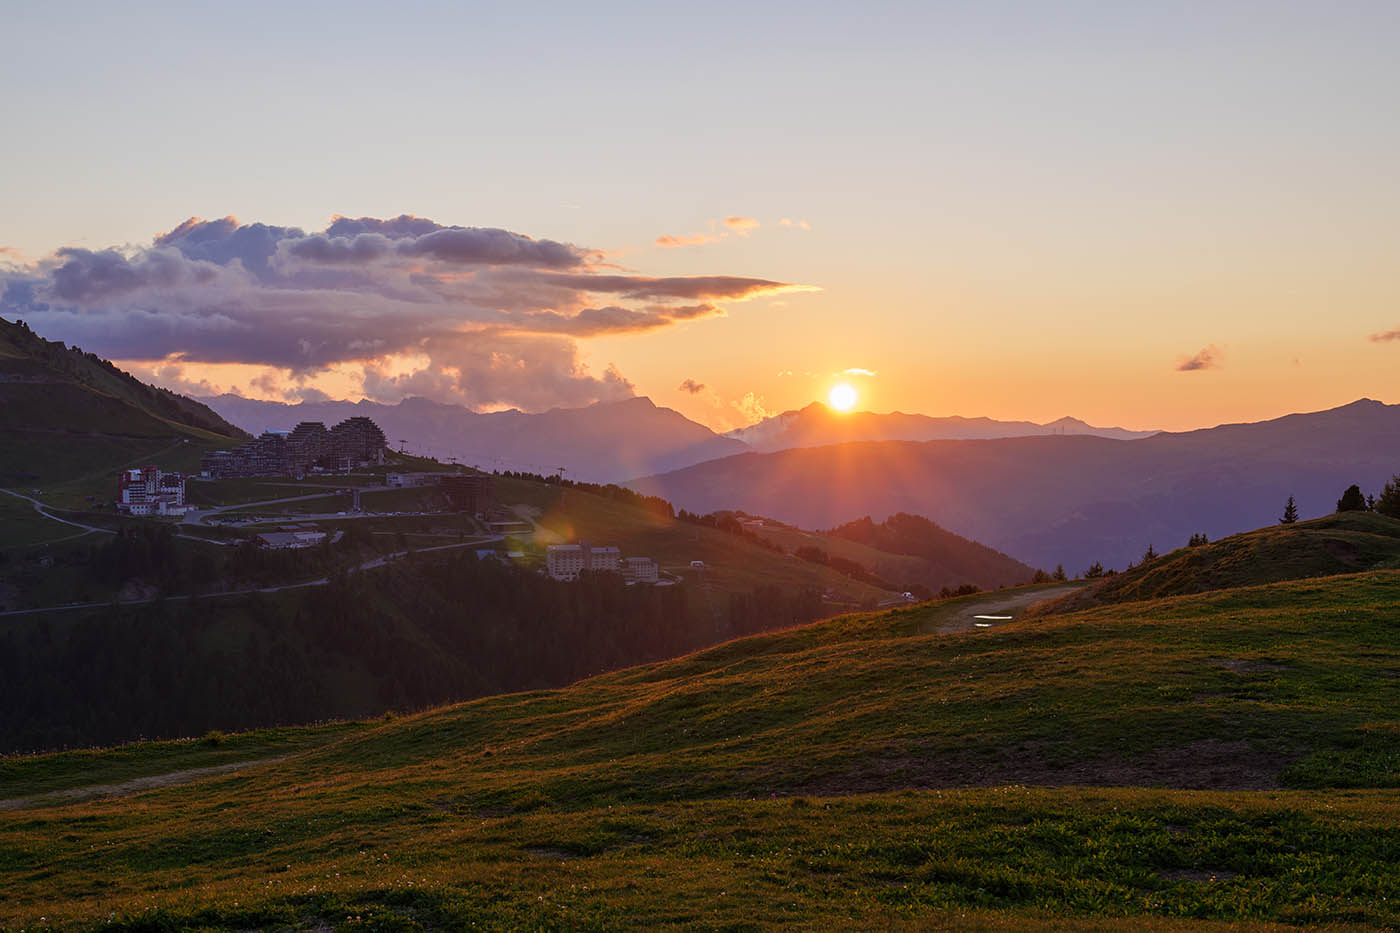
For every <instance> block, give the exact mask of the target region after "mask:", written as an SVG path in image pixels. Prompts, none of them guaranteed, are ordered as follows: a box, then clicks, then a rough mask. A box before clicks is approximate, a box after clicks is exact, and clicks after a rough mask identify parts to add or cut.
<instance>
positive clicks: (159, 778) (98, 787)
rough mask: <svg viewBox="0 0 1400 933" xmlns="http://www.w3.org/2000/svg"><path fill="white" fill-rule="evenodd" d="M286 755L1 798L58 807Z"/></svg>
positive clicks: (17, 806)
mask: <svg viewBox="0 0 1400 933" xmlns="http://www.w3.org/2000/svg"><path fill="white" fill-rule="evenodd" d="M285 758H286V756H285V755H283V756H281V757H279V758H258V759H256V760H253V761H234V762H230V763H229V764H225V765H211V766H210V767H207V768H189V769H187V770H184V771H171V772H169V773H168V774H151V775H147V776H146V777H139V778H132V779H131V780H129V781H121V782H119V783H116V784H91V785H89V786H87V787H70V788H68V789H66V790H55V791H49V792H48V793H47V794H35V795H34V796H33V797H12V798H10V799H9V800H0V811H3V810H33V809H37V808H39V807H56V806H62V805H64V804H68V803H81V802H83V801H85V800H94V799H96V798H98V797H125V796H128V795H130V794H139V793H141V792H142V791H148V790H155V789H156V788H159V787H170V786H171V785H174V784H189V783H190V782H192V781H198V780H199V779H200V778H206V777H215V776H218V775H221V774H229V773H231V772H234V771H238V770H240V769H241V768H251V767H253V766H255V765H266V764H271V763H273V762H274V761H282V760H283V759H285Z"/></svg>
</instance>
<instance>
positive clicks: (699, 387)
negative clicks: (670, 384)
mask: <svg viewBox="0 0 1400 933" xmlns="http://www.w3.org/2000/svg"><path fill="white" fill-rule="evenodd" d="M676 389H677V391H680V392H689V393H690V394H691V395H699V394H700V393H701V392H704V391H705V383H703V382H696V381H695V380H694V379H687V380H685V381H684V382H682V383H681V384H680V385H679V386H677V387H676Z"/></svg>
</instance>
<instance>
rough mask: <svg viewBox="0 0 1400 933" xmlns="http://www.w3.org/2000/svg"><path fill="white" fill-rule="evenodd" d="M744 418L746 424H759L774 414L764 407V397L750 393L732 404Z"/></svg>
mask: <svg viewBox="0 0 1400 933" xmlns="http://www.w3.org/2000/svg"><path fill="white" fill-rule="evenodd" d="M731 404H733V406H734V407H735V408H736V409H738V411H739V413H740V414H741V415H743V416H744V418H745V419H746V420H745V424H757V423H758V422H760V421H762V420H763V419H765V418H767V417H769V416H771V415H772V414H773V413H772V412H770V411H769V410H768V409H766V408H764V407H763V396H761V395H754V394H753V393H752V392H748V393H746V394H745V395H744V397H743V398H741V399H739V401H737V402H733V403H731Z"/></svg>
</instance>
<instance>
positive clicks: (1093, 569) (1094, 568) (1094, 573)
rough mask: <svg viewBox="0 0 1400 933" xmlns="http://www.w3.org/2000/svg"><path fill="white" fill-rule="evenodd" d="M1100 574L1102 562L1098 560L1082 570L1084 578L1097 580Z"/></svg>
mask: <svg viewBox="0 0 1400 933" xmlns="http://www.w3.org/2000/svg"><path fill="white" fill-rule="evenodd" d="M1101 576H1103V564H1101V563H1099V562H1098V561H1094V562H1093V563H1092V564H1090V565H1089V569H1088V570H1086V571H1084V579H1086V580H1097V579H1098V578H1099V577H1101Z"/></svg>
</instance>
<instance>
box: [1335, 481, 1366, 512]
mask: <svg viewBox="0 0 1400 933" xmlns="http://www.w3.org/2000/svg"><path fill="white" fill-rule="evenodd" d="M1337 511H1338V512H1364V511H1366V497H1365V496H1363V495H1362V494H1361V487H1360V486H1358V485H1356V484H1355V483H1353V484H1352V485H1350V486H1348V487H1347V491H1346V492H1344V493H1342V497H1341V498H1340V499H1338V500H1337Z"/></svg>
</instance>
